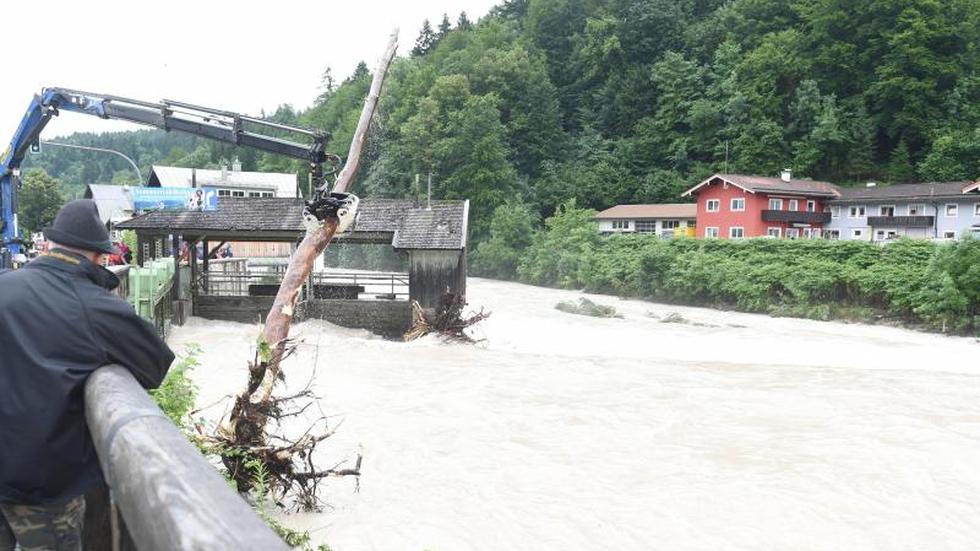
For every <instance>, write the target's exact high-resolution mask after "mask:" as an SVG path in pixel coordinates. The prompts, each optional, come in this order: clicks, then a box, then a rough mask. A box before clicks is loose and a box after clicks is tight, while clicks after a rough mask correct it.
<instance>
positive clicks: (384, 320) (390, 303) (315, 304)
mask: <svg viewBox="0 0 980 551" xmlns="http://www.w3.org/2000/svg"><path fill="white" fill-rule="evenodd" d="M298 317H299V319H301V320H307V319H321V320H324V321H329V322H330V323H333V324H335V325H339V326H341V327H350V328H353V329H367V330H368V331H371V332H373V333H377V334H379V335H384V336H386V337H392V338H394V337H400V336H401V335H403V334H405V331H407V330H408V328H409V327H410V326H411V325H412V306H411V304H410V303H409V302H407V301H404V300H398V301H396V300H342V299H326V300H309V301H306V302H304V303H302V304H300V306H299V308H298Z"/></svg>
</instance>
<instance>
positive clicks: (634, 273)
mask: <svg viewBox="0 0 980 551" xmlns="http://www.w3.org/2000/svg"><path fill="white" fill-rule="evenodd" d="M594 215H595V211H593V210H590V209H583V208H578V207H576V206H575V205H574V203H568V204H566V205H565V206H563V207H562V208H560V209H559V210H558V212H556V214H555V215H554V216H552V217H550V218H548V219H546V220H545V223H544V228H543V229H541V230H532V231H531V232H529V233H528V234H526V235H522V236H521V237H520V238H519V239H515V238H514V233H513V232H512V231H511V230H512V228H510V227H501V226H502V225H505V224H506V225H510V224H512V223H514V221H513V218H514V216H513V211H511V212H506V213H501V216H500V217H499V218H497V217H495V219H494V224H493V225H492V228H493V229H492V230H491V237H490V239H489V240H488V241H487V242H486V243H485V244H483V245H481V246H480V247H479V248H478V249H477V251H476V254H475V257H476V261H475V262H474V267H475V269H477V270H478V271H480V272H481V273H483V274H485V275H489V276H492V277H498V278H504V279H516V280H520V281H523V282H526V283H531V284H535V285H546V286H555V287H564V288H581V289H585V290H587V291H591V292H597V293H609V294H615V295H620V296H625V297H638V298H646V299H650V300H656V301H660V302H667V303H677V304H686V305H695V306H709V307H716V308H725V309H729V308H730V309H735V310H740V311H744V312H761V313H767V314H772V315H779V316H795V317H806V318H814V319H823V320H829V319H847V320H854V321H895V322H901V323H905V324H910V325H915V326H919V327H922V328H927V329H931V330H936V331H942V332H948V333H961V334H970V333H977V332H978V330H980V241H978V240H975V239H964V240H962V241H958V242H953V243H936V242H932V241H926V240H911V239H902V240H898V241H895V242H893V243H888V244H887V245H877V244H873V243H869V242H863V241H827V240H812V239H800V240H776V239H748V240H718V239H685V238H679V239H672V240H664V239H660V238H658V237H655V236H647V235H614V236H609V237H603V236H600V235H599V233H598V228H597V227H596V223H595V221H594V219H593V217H594ZM527 216H530V214H526V217H527ZM526 224H527V220H524V221H521V222H519V223H518V225H519V226H520V227H526ZM526 241H530V245H527V246H525V245H524V243H525V242H526Z"/></svg>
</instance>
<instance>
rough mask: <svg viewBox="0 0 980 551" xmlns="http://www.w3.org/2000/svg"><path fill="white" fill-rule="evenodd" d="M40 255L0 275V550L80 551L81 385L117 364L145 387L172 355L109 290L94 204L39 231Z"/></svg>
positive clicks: (90, 481) (84, 442)
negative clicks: (44, 244) (43, 248)
mask: <svg viewBox="0 0 980 551" xmlns="http://www.w3.org/2000/svg"><path fill="white" fill-rule="evenodd" d="M44 236H45V237H46V238H47V239H48V241H49V243H50V247H49V252H48V254H46V255H44V256H42V257H39V258H37V259H36V260H34V261H33V262H31V263H29V264H27V265H26V266H25V267H23V268H21V269H20V270H16V271H9V270H8V271H5V272H2V273H0V551H12V550H13V549H14V547H15V545H16V544H18V543H19V544H20V548H21V550H23V551H40V550H45V551H50V550H53V551H79V550H80V549H81V529H82V519H83V517H84V512H85V501H84V494H85V493H86V492H88V491H90V490H92V489H94V488H96V487H97V486H98V485H100V484H101V483H102V473H101V471H100V468H99V462H98V459H97V457H96V455H95V449H94V448H93V444H92V440H91V437H90V436H89V433H88V427H87V424H86V422H85V408H84V404H83V399H84V386H85V381H86V379H87V378H88V376H89V375H90V374H91V373H92V372H93V371H95V370H96V369H98V368H99V367H101V366H103V365H106V364H110V363H115V364H120V365H122V366H124V367H126V368H128V369H129V370H130V371H131V372H132V374H133V375H134V376H135V377H136V380H138V381H139V382H140V384H141V385H143V386H144V387H146V388H156V387H157V386H159V385H160V382H161V381H163V378H164V376H165V375H166V373H167V370H168V369H169V367H170V364H171V362H172V361H173V359H174V354H173V352H171V351H170V348H169V347H167V345H166V343H165V342H163V340H161V339H160V337H159V336H158V335H157V333H156V329H155V328H154V327H153V325H151V324H150V323H148V322H146V321H144V320H143V319H141V318H140V317H139V316H138V315H137V314H136V312H135V311H134V310H133V307H132V306H130V305H129V303H127V302H126V301H125V300H123V299H121V298H119V297H117V296H115V295H113V294H111V293H110V292H109V291H110V290H112V289H114V288H115V287H116V286H118V285H119V280H118V279H117V278H116V276H115V275H114V274H113V273H112V272H110V271H109V270H106V269H105V268H103V267H102V266H101V263H102V259H103V256H104V255H106V254H112V253H114V252H115V250H114V248H113V246H112V243H111V242H110V241H109V235H108V232H106V229H105V226H103V225H102V222H101V220H100V219H99V214H98V210H97V208H96V205H95V203H94V202H93V201H91V200H88V199H79V200H77V201H72V202H70V203H68V204H66V205H65V206H64V207H62V209H61V210H60V211H59V212H58V215H57V217H56V218H55V220H54V223H53V224H52V226H51V227H49V228H46V229H45V230H44Z"/></svg>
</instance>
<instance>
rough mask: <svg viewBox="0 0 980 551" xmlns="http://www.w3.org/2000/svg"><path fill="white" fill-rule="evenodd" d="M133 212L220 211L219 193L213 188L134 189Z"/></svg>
mask: <svg viewBox="0 0 980 551" xmlns="http://www.w3.org/2000/svg"><path fill="white" fill-rule="evenodd" d="M133 210H135V211H143V212H146V211H151V210H197V211H213V210H218V191H217V190H216V189H214V188H213V187H203V188H184V187H138V188H133Z"/></svg>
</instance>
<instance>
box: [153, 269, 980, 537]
mask: <svg viewBox="0 0 980 551" xmlns="http://www.w3.org/2000/svg"><path fill="white" fill-rule="evenodd" d="M580 296H589V297H590V298H591V299H592V300H594V301H596V302H598V303H601V304H608V305H612V306H614V307H615V308H616V309H617V310H618V311H619V312H620V313H621V314H622V315H623V317H622V318H621V319H598V318H591V317H585V316H577V315H573V314H567V313H564V312H560V311H557V310H555V309H554V305H555V304H556V303H557V302H558V301H560V300H568V299H577V298H578V297H580ZM469 300H470V303H471V305H472V306H474V307H477V308H478V307H481V306H482V307H485V308H487V309H488V310H491V311H492V312H493V314H492V316H491V317H490V318H489V319H488V320H486V321H484V322H483V323H482V324H480V326H478V327H477V328H475V330H474V334H475V336H477V337H479V338H483V339H485V341H484V342H482V343H480V344H478V345H475V346H470V345H460V344H444V343H442V342H440V341H439V340H438V339H436V338H434V337H427V338H425V339H422V340H420V341H416V342H412V343H407V344H406V343H399V342H390V341H385V340H382V339H380V338H378V337H374V336H372V335H370V334H369V333H366V332H364V331H358V330H350V329H343V328H339V327H336V326H333V325H330V324H327V323H323V322H306V323H302V324H299V325H297V326H296V327H295V328H294V330H293V335H294V336H296V337H298V338H301V339H302V344H300V346H299V351H298V353H297V354H296V355H295V356H293V357H292V358H290V359H289V360H288V362H287V364H286V365H285V368H284V369H285V373H286V377H287V384H286V386H285V388H284V389H283V390H282V392H288V391H289V390H296V389H300V388H302V387H303V386H304V385H306V383H307V381H309V380H310V379H311V377H312V379H313V390H314V391H315V393H316V394H317V395H318V396H319V397H320V400H319V403H318V406H319V407H318V408H311V409H318V410H319V411H317V412H316V414H315V415H314V414H313V413H312V411H310V412H308V414H307V417H311V418H315V417H317V416H319V415H320V412H321V411H322V412H323V413H324V414H326V415H329V416H330V423H331V426H332V427H336V426H337V425H338V424H339V427H337V428H338V430H337V433H336V435H335V436H333V437H331V438H330V439H329V440H327V441H326V442H325V443H324V444H323V448H324V450H323V453H322V455H321V457H318V460H319V462H320V464H321V465H322V466H327V467H329V466H332V465H333V464H334V463H336V462H338V461H342V460H344V459H345V458H351V457H354V456H356V455H357V454H358V453H362V454H363V457H364V462H363V465H362V472H363V476H362V477H361V480H360V484H359V491H357V492H355V483H354V480H352V479H349V478H345V479H332V480H330V481H329V482H328V483H327V484H326V485H325V487H324V489H323V495H324V498H325V501H326V507H325V508H324V510H323V512H321V513H306V514H292V515H285V516H283V517H282V519H283V521H284V522H285V523H286V524H287V525H289V526H291V527H294V528H298V529H302V530H309V531H310V533H311V535H312V537H313V541H314V542H315V543H327V544H329V545H330V547H331V549H333V550H334V551H358V550H377V551H391V550H408V551H423V550H433V551H468V550H474V551H476V550H480V551H499V550H502V549H528V550H531V549H533V550H554V551H569V550H605V549H609V550H617V551H633V550H635V551H640V550H649V549H664V550H671V551H673V550H678V551H680V550H703V551H715V550H727V551H734V550H752V551H758V550H790V549H792V550H827V551H831V550H833V551H837V550H843V549H848V550H889V551H893V550H917V551H920V550H964V551H966V550H975V549H980V344H978V343H977V340H976V339H969V338H953V337H944V336H940V335H933V334H924V333H918V332H913V331H909V330H905V329H896V328H890V327H880V326H868V325H856V324H854V325H849V324H842V323H833V322H817V321H808V320H799V319H787V318H770V317H766V316H760V315H751V314H739V313H732V312H721V311H715V310H708V309H699V308H685V307H678V306H668V305H662V304H654V303H647V302H642V301H633V300H619V299H617V298H614V297H601V296H590V295H584V294H582V293H577V292H573V291H562V290H554V289H543V288H538V287H531V286H527V285H520V284H516V283H506V282H498V281H492V280H482V279H475V278H471V279H470V280H469ZM671 313H677V314H679V318H680V319H679V321H681V322H680V323H666V322H665V319H677V318H678V316H670V314H671ZM258 332H259V328H258V326H249V325H241V324H235V323H225V322H210V321H205V320H201V319H196V318H192V319H191V321H190V323H189V324H188V325H186V326H184V327H179V328H176V329H175V331H174V333H173V335H172V336H171V339H170V343H171V346H172V347H173V348H174V349H175V350H177V351H180V350H182V349H183V348H184V346H185V345H186V344H188V343H197V344H198V345H200V347H201V352H200V354H199V357H198V359H199V361H200V363H201V365H200V366H199V367H197V368H196V370H195V372H194V378H195V380H196V382H197V383H198V384H199V386H200V396H199V398H198V403H199V405H201V406H206V405H211V404H213V403H215V402H216V401H219V400H220V399H221V398H222V396H225V395H230V394H232V393H235V392H238V391H239V390H240V389H241V388H242V386H243V385H244V382H245V379H246V363H247V361H248V360H249V359H250V358H251V352H250V349H251V348H252V347H253V343H254V340H255V337H256V335H257V334H258ZM223 407H225V406H224V405H220V404H219V405H217V406H212V407H210V408H209V409H206V410H205V411H204V412H203V415H204V416H205V417H209V418H211V419H212V420H213V419H216V418H217V417H220V415H221V414H222V408H223ZM302 422H303V420H301V419H297V420H296V421H295V423H298V424H302Z"/></svg>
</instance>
